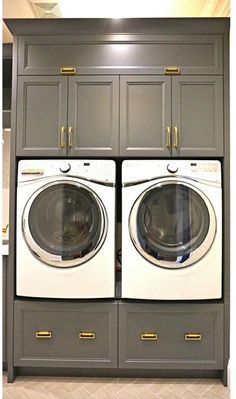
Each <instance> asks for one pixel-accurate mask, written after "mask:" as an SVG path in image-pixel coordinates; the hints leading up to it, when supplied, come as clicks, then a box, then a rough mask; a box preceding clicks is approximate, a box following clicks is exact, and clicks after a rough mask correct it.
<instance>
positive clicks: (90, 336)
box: [79, 331, 96, 339]
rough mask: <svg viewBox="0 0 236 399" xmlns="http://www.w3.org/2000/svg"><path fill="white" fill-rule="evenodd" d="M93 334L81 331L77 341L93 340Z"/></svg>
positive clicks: (94, 335) (94, 336)
mask: <svg viewBox="0 0 236 399" xmlns="http://www.w3.org/2000/svg"><path fill="white" fill-rule="evenodd" d="M95 338H96V334H95V332H90V331H83V332H80V333H79V339H95Z"/></svg>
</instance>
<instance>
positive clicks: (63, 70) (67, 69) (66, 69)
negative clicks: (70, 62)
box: [61, 67, 76, 75]
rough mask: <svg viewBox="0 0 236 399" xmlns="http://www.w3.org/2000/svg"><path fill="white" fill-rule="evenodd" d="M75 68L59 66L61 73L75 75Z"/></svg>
mask: <svg viewBox="0 0 236 399" xmlns="http://www.w3.org/2000/svg"><path fill="white" fill-rule="evenodd" d="M75 74H76V68H73V67H63V68H61V75H75Z"/></svg>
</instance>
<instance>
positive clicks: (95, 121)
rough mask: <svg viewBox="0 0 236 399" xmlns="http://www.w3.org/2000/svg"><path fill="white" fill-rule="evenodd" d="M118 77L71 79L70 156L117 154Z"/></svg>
mask: <svg viewBox="0 0 236 399" xmlns="http://www.w3.org/2000/svg"><path fill="white" fill-rule="evenodd" d="M118 117H119V78H118V77H105V76H100V77H96V76H89V77H83V76H82V77H79V76H76V77H71V78H70V79H69V104H68V125H69V126H71V127H73V133H72V135H73V139H72V142H71V146H70V148H69V154H71V155H76V154H81V155H92V154H93V153H94V154H95V155H108V156H109V155H117V153H118V140H119V131H118V128H119V122H118Z"/></svg>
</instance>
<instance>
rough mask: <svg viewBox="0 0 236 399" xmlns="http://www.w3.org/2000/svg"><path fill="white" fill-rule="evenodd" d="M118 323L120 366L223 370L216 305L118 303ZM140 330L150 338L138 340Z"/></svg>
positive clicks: (219, 315) (220, 320)
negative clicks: (145, 332)
mask: <svg viewBox="0 0 236 399" xmlns="http://www.w3.org/2000/svg"><path fill="white" fill-rule="evenodd" d="M119 321H120V325H119V328H120V330H119V336H120V339H121V342H120V345H119V348H120V349H119V365H120V367H125V368H162V369H165V368H175V369H181V368H182V369H184V368H192V369H198V368H200V369H217V368H218V369H220V368H223V362H222V359H223V330H222V325H223V324H222V323H223V309H222V305H220V304H218V305H206V304H204V305H202V306H201V305H177V304H172V305H164V304H162V305H156V304H127V303H123V304H119ZM144 331H147V332H148V334H149V335H148V336H151V338H152V339H146V340H143V339H140V336H141V337H142V334H143V332H144ZM154 338H155V339H154Z"/></svg>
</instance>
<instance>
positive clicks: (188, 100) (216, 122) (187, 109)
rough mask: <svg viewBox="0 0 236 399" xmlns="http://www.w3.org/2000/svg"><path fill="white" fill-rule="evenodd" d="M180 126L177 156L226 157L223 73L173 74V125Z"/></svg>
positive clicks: (174, 152) (175, 153) (174, 153)
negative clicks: (224, 154)
mask: <svg viewBox="0 0 236 399" xmlns="http://www.w3.org/2000/svg"><path fill="white" fill-rule="evenodd" d="M175 126H177V127H178V130H179V144H178V148H177V149H175V148H173V155H174V156H181V157H184V156H187V157H189V156H205V157H208V156H215V157H217V156H222V155H223V153H224V148H223V136H224V130H223V82H222V77H220V76H191V77H190V76H178V77H177V76H175V77H174V76H173V77H172V127H173V128H174V127H175Z"/></svg>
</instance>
